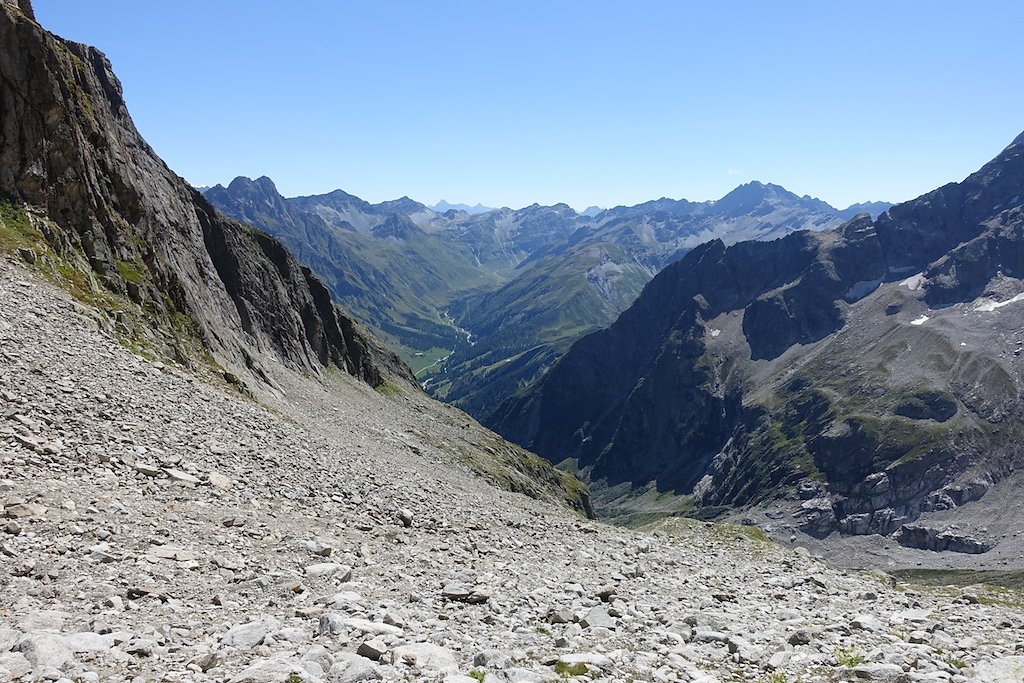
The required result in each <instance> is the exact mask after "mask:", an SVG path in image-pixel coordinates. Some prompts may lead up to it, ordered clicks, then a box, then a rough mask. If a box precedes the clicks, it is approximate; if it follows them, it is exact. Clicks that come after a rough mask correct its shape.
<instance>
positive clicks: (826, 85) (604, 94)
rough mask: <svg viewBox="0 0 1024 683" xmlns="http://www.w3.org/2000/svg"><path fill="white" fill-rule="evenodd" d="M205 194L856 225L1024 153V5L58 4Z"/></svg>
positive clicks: (51, 2) (46, 1)
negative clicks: (1015, 143)
mask: <svg viewBox="0 0 1024 683" xmlns="http://www.w3.org/2000/svg"><path fill="white" fill-rule="evenodd" d="M34 4H35V9H36V14H37V16H38V18H39V20H40V22H41V23H42V24H43V25H44V26H46V27H47V28H49V29H50V30H51V31H54V32H55V33H58V34H60V35H63V36H65V37H67V38H71V39H73V40H77V41H80V42H86V43H89V44H92V45H96V46H97V47H99V48H100V49H102V50H103V51H104V52H106V53H107V55H108V56H109V57H110V59H111V61H112V62H113V64H114V68H115V71H116V72H117V73H118V75H119V76H120V78H121V80H122V82H123V84H124V88H125V94H126V99H127V102H128V106H129V109H130V110H131V112H132V115H133V117H134V119H135V122H136V124H137V125H138V127H139V129H140V130H141V131H142V133H143V135H145V136H146V138H147V139H148V140H149V142H150V143H151V144H152V145H153V146H154V148H155V149H156V150H157V152H158V153H159V154H160V155H161V156H163V157H164V159H165V160H166V161H167V162H168V163H169V164H170V166H171V167H172V168H173V169H175V170H176V171H177V172H178V173H179V174H181V175H183V176H184V177H186V178H187V179H189V180H190V181H192V182H193V183H194V184H197V185H208V184H215V183H218V182H220V183H227V182H228V181H230V180H231V179H232V178H233V177H235V176H236V175H248V176H251V177H256V176H260V175H268V176H270V177H271V178H273V179H274V180H275V181H276V182H277V184H278V187H279V189H280V190H281V191H282V193H283V194H285V195H286V196H294V195H299V194H315V193H321V192H327V191H329V190H332V189H335V188H342V189H344V190H346V191H348V192H352V193H354V194H357V195H359V196H361V197H363V198H365V199H368V200H370V201H381V200H384V199H390V198H395V197H398V196H401V195H409V196H411V197H413V198H414V199H417V200H420V201H423V202H426V203H431V204H432V203H434V202H436V201H437V200H439V199H442V198H444V199H447V200H449V201H453V202H456V201H462V202H469V203H475V202H478V201H479V202H483V203H484V204H487V205H492V206H500V205H505V206H511V207H520V206H524V205H527V204H531V203H533V202H539V203H541V204H552V203H555V202H559V201H564V202H567V203H569V204H571V205H573V206H576V207H577V208H582V207H585V206H587V205H590V204H597V205H600V206H614V205H617V204H635V203H638V202H641V201H645V200H647V199H652V198H658V197H662V196H667V197H672V198H682V197H685V198H687V199H693V200H704V199H713V198H717V197H719V196H721V195H723V194H725V193H726V192H727V191H728V190H730V189H731V188H733V187H735V186H736V185H738V184H740V183H742V182H747V181H749V180H761V181H764V182H774V183H778V184H781V185H784V186H785V187H787V188H788V189H790V190H792V191H794V192H797V193H799V194H810V195H813V196H817V197H820V198H821V199H824V200H826V201H828V202H830V203H832V204H835V205H839V206H845V205H847V204H849V203H852V202H855V201H862V200H869V199H885V200H889V201H901V200H905V199H909V198H912V197H914V196H917V195H919V194H921V193H922V192H925V191H928V190H930V189H933V188H935V187H937V186H939V185H942V184H944V183H946V182H950V181H954V180H960V179H962V178H963V177H964V176H966V175H967V174H968V173H970V172H972V171H973V170H975V169H976V168H977V167H978V166H980V165H981V164H982V163H984V162H985V161H987V160H988V159H990V158H991V157H993V156H994V155H995V154H997V153H998V152H999V151H1000V150H1001V149H1002V148H1003V147H1004V146H1006V145H1007V144H1009V142H1010V141H1011V140H1012V139H1013V138H1014V137H1015V136H1016V135H1018V134H1019V133H1020V132H1021V131H1022V130H1024V87H1022V86H1024V82H1022V75H1024V70H1022V67H1024V40H1022V39H1021V37H1020V29H1021V26H1024V3H1022V2H1015V1H1010V0H999V1H994V0H978V1H977V2H947V1H944V0H917V1H907V0H899V1H897V0H883V1H876V0H851V1H848V2H838V1H836V2H833V1H831V0H810V1H803V2H760V1H754V0H750V1H746V2H738V1H736V2H729V1H722V0H715V1H710V0H709V1H707V2H697V1H696V0H692V1H684V0H665V1H662V2H653V1H651V2H644V1H642V0H638V1H636V2H624V1H623V2H614V3H613V2H603V1H598V0H539V1H534V0H516V1H515V2H505V1H499V0H495V1H493V2H492V1H490V0H486V1H481V0H472V1H465V2H448V1H446V0H430V1H427V0H408V1H390V2H389V1H386V0H365V1H359V2H356V1H350V0H304V1H303V2H281V1H274V2H272V1H269V0H248V1H246V2H242V1H241V0H205V1H202V2H200V1H197V0H176V1H174V2H150V1H149V0H89V1H88V2H84V1H83V0H35V3H34Z"/></svg>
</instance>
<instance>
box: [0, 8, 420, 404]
mask: <svg viewBox="0 0 1024 683" xmlns="http://www.w3.org/2000/svg"><path fill="white" fill-rule="evenodd" d="M0 126H2V128H0V195H2V196H3V198H4V199H5V201H6V202H7V203H8V212H9V213H11V214H12V216H15V217H16V218H20V219H21V224H22V228H21V229H20V230H18V231H15V230H14V228H12V227H11V226H12V225H14V224H17V223H18V221H17V220H9V221H6V223H5V225H6V228H5V230H6V232H7V239H6V242H7V243H8V244H9V245H14V246H19V247H20V248H21V249H22V252H23V256H25V257H26V258H27V259H30V260H33V261H37V262H38V264H39V265H40V266H42V267H44V269H46V268H49V270H50V271H51V272H52V273H53V275H54V276H55V277H57V278H58V279H61V280H62V281H64V282H65V284H66V285H68V286H70V287H72V288H73V290H74V291H76V292H77V294H79V296H80V298H84V299H86V300H88V301H89V302H90V303H95V304H98V305H100V307H101V308H106V309H107V313H109V314H110V316H111V317H113V318H115V319H116V320H117V323H116V329H117V331H118V332H119V333H120V334H122V335H123V336H125V337H127V338H132V339H142V340H144V343H145V345H147V346H151V347H153V348H154V349H155V350H156V351H157V352H159V353H161V354H165V355H168V356H170V357H173V358H176V359H177V360H179V361H181V362H184V363H191V364H194V363H196V362H197V361H199V360H200V359H202V358H203V356H204V355H205V354H206V353H207V352H209V353H210V354H212V357H213V359H214V363H215V364H219V365H220V366H221V367H222V368H223V369H224V370H225V372H226V373H227V374H228V375H229V376H231V377H236V378H244V379H248V380H256V381H258V382H260V383H261V384H263V385H266V384H268V383H272V380H271V378H270V374H269V372H268V366H269V365H270V364H272V363H274V362H281V363H284V364H285V365H286V366H288V367H291V368H292V369H295V370H298V371H302V372H307V373H314V374H318V373H321V372H322V371H323V370H324V369H325V368H327V367H331V366H333V367H337V368H340V369H342V370H344V371H346V372H348V373H350V374H352V375H354V376H356V377H358V378H360V379H362V380H364V381H366V382H368V383H370V384H373V385H380V384H382V383H383V382H385V381H386V380H387V379H388V378H394V379H396V380H397V381H401V382H409V383H412V378H411V374H410V373H409V371H408V370H407V369H406V368H405V367H404V366H403V365H402V364H401V363H400V362H399V361H398V360H397V358H396V357H395V356H394V355H393V354H391V353H390V352H388V351H386V350H385V349H384V348H383V347H381V346H380V345H379V344H377V343H376V342H375V341H373V340H372V338H370V337H369V336H368V335H366V334H364V333H363V332H362V331H360V329H359V328H358V327H357V326H356V325H355V324H354V323H353V322H352V321H351V320H350V319H349V318H347V317H346V316H345V315H343V314H342V313H341V312H340V310H339V309H337V308H336V307H335V306H334V305H333V304H332V303H331V301H330V297H329V296H328V293H327V291H326V290H325V289H324V287H323V286H322V285H321V284H320V283H319V282H318V281H317V280H316V279H315V278H314V277H313V276H312V275H311V273H310V271H309V270H308V269H306V268H304V267H303V266H301V265H300V264H299V263H298V262H296V261H295V260H294V259H293V258H292V257H291V256H290V255H289V254H288V252H287V251H285V249H284V248H283V247H282V246H281V245H280V244H279V243H277V242H276V241H275V240H273V239H271V238H269V237H267V236H266V235H264V234H263V233H260V232H259V231H257V230H255V229H253V228H251V227H249V226H246V225H242V224H240V223H237V222H234V221H231V220H227V219H225V218H223V217H222V216H221V215H219V214H218V213H217V212H216V211H215V210H214V209H213V208H212V207H211V206H210V204H209V203H208V202H207V201H206V200H205V199H204V198H203V197H202V196H201V195H199V193H197V192H196V191H195V190H193V189H192V188H191V187H190V186H189V185H188V184H187V183H186V182H185V181H183V180H182V179H181V178H179V177H178V176H177V175H175V174H174V173H173V172H171V171H170V170H169V169H168V168H167V166H166V165H165V164H164V163H163V162H162V161H161V160H160V158H159V157H157V155H156V154H155V153H154V152H153V150H152V149H151V148H150V147H149V145H147V144H146V142H145V141H144V140H143V139H142V138H141V136H140V135H139V133H138V131H137V130H136V129H135V126H134V125H133V123H132V120H131V118H130V116H129V115H128V111H127V109H126V107H125V103H124V100H123V99H122V94H121V86H120V83H119V82H118V80H117V78H116V77H115V76H114V74H113V72H112V70H111V66H110V63H109V62H108V60H107V59H106V58H105V57H104V56H103V54H102V53H100V52H99V51H97V50H96V49H94V48H91V47H87V46H84V45H80V44H77V43H73V42H69V41H65V40H63V39H60V38H58V37H56V36H53V35H51V34H49V33H48V32H46V31H45V30H43V29H42V28H41V27H40V26H39V25H38V24H37V23H36V22H35V21H34V19H33V15H32V12H31V6H30V5H29V4H28V3H26V2H24V1H23V2H21V3H20V8H17V7H15V6H14V5H12V4H9V3H5V4H3V5H0Z"/></svg>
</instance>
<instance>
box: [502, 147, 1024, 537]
mask: <svg viewBox="0 0 1024 683" xmlns="http://www.w3.org/2000/svg"><path fill="white" fill-rule="evenodd" d="M749 193H750V192H749V190H748V191H747V194H749ZM741 199H743V197H740V198H739V199H737V201H738V202H739V201H740V200H741ZM741 203H742V202H741ZM911 276H912V277H911ZM908 277H910V279H909V280H906V279H907V278H908ZM1022 278H1024V136H1022V138H1018V140H1016V141H1015V142H1014V143H1013V144H1011V145H1010V146H1009V147H1008V148H1007V149H1006V150H1004V151H1003V152H1002V153H1001V154H1000V155H999V156H998V157H997V158H996V159H994V160H993V161H992V162H990V163H989V164H986V165H985V167H983V168H982V169H981V170H980V171H978V172H977V173H974V174H972V175H971V176H970V177H968V178H967V179H966V180H964V181H963V182H961V183H954V184H950V185H947V186H945V187H942V188H940V189H938V190H935V191H934V192H930V193H928V194H926V195H923V196H922V197H920V198H918V199H915V200H913V201H910V202H906V203H904V204H901V205H898V206H894V207H892V208H891V209H889V210H888V211H887V212H886V213H883V214H882V215H880V216H879V217H878V218H877V219H875V220H872V219H871V218H870V216H869V215H867V214H861V215H859V216H857V217H855V218H854V219H852V220H851V221H849V222H848V223H846V224H844V225H843V226H841V227H840V228H838V229H837V230H835V231H831V232H797V233H793V234H791V235H789V236H787V237H785V238H783V239H779V240H775V241H773V242H767V243H765V242H744V243H739V244H736V245H733V246H731V247H726V246H725V245H724V244H723V243H722V242H718V241H715V242H710V243H707V244H704V245H702V246H700V247H698V248H696V249H694V250H693V251H691V252H690V253H689V254H687V255H686V256H685V257H683V258H682V259H681V260H680V261H678V262H676V263H674V264H672V265H670V266H669V267H667V268H666V269H665V270H663V271H662V272H661V273H659V274H658V275H657V276H656V277H655V278H654V280H653V281H652V282H651V283H650V284H649V285H648V286H647V287H646V289H645V290H644V292H643V294H642V295H641V296H640V298H639V299H638V300H637V301H636V302H635V303H634V304H633V306H632V307H631V308H629V309H628V310H627V311H625V312H624V313H623V314H622V315H621V316H620V317H619V319H618V320H617V321H616V322H615V324H613V325H612V326H611V327H609V328H608V329H606V330H602V331H600V332H596V333H593V334H591V335H589V336H587V337H584V338H583V339H581V340H580V341H578V342H577V343H576V344H574V345H573V347H572V348H571V350H570V351H569V352H568V353H567V354H566V355H565V356H564V357H563V358H562V359H561V360H560V361H559V362H558V363H557V364H556V365H555V366H554V367H553V368H552V369H551V370H550V371H549V372H548V373H547V374H546V375H545V376H543V377H542V378H541V379H539V380H538V381H537V382H536V383H534V384H533V385H532V386H531V387H528V388H527V389H526V390H525V391H522V392H520V393H519V394H518V395H516V396H514V397H513V398H512V399H510V400H509V401H507V402H506V403H505V404H504V405H502V407H501V408H500V409H499V410H498V412H497V413H496V414H495V416H494V419H493V420H492V422H491V425H490V426H492V428H495V429H496V430H497V431H499V432H500V433H502V434H503V435H504V436H506V437H507V438H511V439H512V440H515V441H518V442H519V443H522V444H523V445H525V446H527V447H528V448H531V449H533V450H535V451H537V452H538V453H540V454H542V455H544V456H546V457H548V458H549V459H551V460H552V461H555V462H559V461H561V460H563V459H566V458H574V459H577V460H578V463H579V465H580V466H581V467H583V468H585V469H586V471H589V473H590V476H591V477H593V478H594V479H605V480H607V482H608V483H609V484H619V483H631V484H634V485H637V486H643V485H646V484H648V483H650V482H653V481H656V482H657V486H658V488H659V489H660V490H672V491H675V492H676V493H678V494H681V495H687V496H690V497H691V498H692V500H693V502H694V504H695V505H696V506H697V507H698V508H702V507H703V508H707V509H720V508H721V507H722V506H737V505H749V504H754V503H758V502H759V501H764V500H766V499H767V498H770V497H773V496H779V495H787V494H790V495H792V496H793V498H797V497H798V495H799V491H800V490H801V489H800V485H801V482H802V483H804V484H806V483H807V482H808V481H813V482H815V487H814V494H813V495H812V496H811V499H810V500H806V501H805V502H803V503H802V504H800V505H799V507H798V508H797V514H798V515H799V517H800V518H801V519H802V520H803V521H802V528H804V530H806V531H807V532H808V533H811V534H813V535H816V536H823V535H827V534H829V533H831V532H833V531H835V530H837V529H838V530H842V531H844V532H847V533H883V534H888V533H892V532H894V531H895V530H897V529H898V528H900V526H901V525H903V524H905V523H907V522H910V521H912V520H914V519H916V518H917V516H918V515H920V514H921V513H922V512H924V511H928V510H931V509H940V508H939V507H938V506H939V505H941V504H944V503H945V502H950V503H952V501H953V498H954V497H955V496H952V495H946V494H945V493H942V492H946V491H954V490H956V487H957V486H961V485H962V482H961V481H960V480H961V479H962V478H963V477H966V476H968V475H967V473H968V472H976V471H980V472H984V473H986V476H987V477H989V478H990V479H991V480H997V479H999V478H1000V477H1002V476H1004V475H1005V474H1006V473H1008V472H1009V471H1012V469H1013V468H1014V467H1015V466H1018V465H1019V464H1020V462H1021V460H1022V458H1024V450H1022V446H1021V443H1022V436H1024V434H1022V431H1024V430H1022V428H1021V425H1022V423H1021V417H1022V416H1024V401H1022V399H1021V395H1022V393H1021V392H1022V388H1024V372H1022V370H1024V368H1022V366H1021V364H1020V363H1019V362H1018V360H1017V359H1018V358H1019V356H1018V355H1015V354H1018V353H1019V351H1016V350H1015V349H1024V339H1022V338H1021V336H1020V330H1021V329H1022V328H1024V302H1021V303H1014V302H1015V301H1018V300H1019V299H1017V298H1016V297H1017V296H1018V295H1021V294H1022V293H1024V280H1022ZM904 280H906V282H904ZM978 297H987V299H984V300H982V299H978ZM985 301H987V302H988V303H985ZM997 308H998V313H994V311H996V310H997ZM984 316H989V317H987V318H986V317H984ZM933 318H935V319H936V320H934V321H932V322H929V321H931V320H932V319H933ZM1011 351H1012V352H1013V353H1010V352H1011ZM972 476H973V475H972ZM616 490H620V489H616ZM807 490H808V491H810V490H811V489H810V488H807ZM964 502H966V501H964ZM622 504H623V503H622V501H621V500H617V502H616V505H618V506H621V505H622ZM953 504H961V503H953ZM952 544H953V545H957V544H956V543H952Z"/></svg>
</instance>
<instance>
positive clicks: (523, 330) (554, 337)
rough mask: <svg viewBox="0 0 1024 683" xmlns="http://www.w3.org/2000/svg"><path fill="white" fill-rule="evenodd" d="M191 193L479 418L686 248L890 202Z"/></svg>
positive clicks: (790, 197) (821, 226)
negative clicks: (522, 200)
mask: <svg viewBox="0 0 1024 683" xmlns="http://www.w3.org/2000/svg"><path fill="white" fill-rule="evenodd" d="M204 193H205V195H206V198H207V199H209V200H210V201H211V202H212V203H213V205H214V206H216V207H217V208H218V209H219V210H220V211H221V212H223V213H224V214H226V215H228V216H231V217H233V218H236V219H238V220H242V221H246V222H249V223H251V224H253V225H255V226H257V227H259V228H261V229H263V230H266V231H267V232H268V233H270V234H272V235H274V236H275V237H277V238H278V239H280V240H281V241H282V242H283V243H284V244H285V245H286V246H288V248H289V249H291V250H292V251H293V252H294V253H295V254H296V255H297V256H298V257H299V259H300V260H301V261H303V262H304V263H305V264H307V265H308V266H309V267H310V268H311V269H312V270H313V272H315V273H316V274H317V275H318V276H319V277H320V278H321V279H322V280H323V281H324V283H325V284H326V285H327V287H328V289H329V290H330V291H331V294H332V296H334V298H335V300H337V301H338V302H339V303H341V304H342V305H343V306H344V307H345V308H346V310H348V311H351V312H352V314H353V315H354V316H355V317H356V318H357V319H358V320H359V321H360V322H361V323H362V324H364V325H365V326H367V327H368V328H369V329H371V330H372V331H373V332H374V333H375V334H377V335H378V336H379V337H380V338H381V339H383V340H385V341H387V342H388V343H389V344H391V345H392V347H393V348H395V349H396V350H397V351H398V352H399V353H400V354H401V355H402V357H403V358H404V359H405V360H406V361H407V362H408V363H409V364H410V365H411V366H412V367H413V369H414V370H415V371H416V375H417V378H418V379H419V380H420V381H422V382H423V383H424V386H425V387H426V388H427V389H428V391H429V392H430V393H431V394H433V395H434V396H436V397H438V398H441V399H444V400H445V401H447V402H449V403H451V404H453V405H455V406H457V407H459V408H461V409H463V410H465V411H466V412H468V413H470V414H471V415H473V416H475V417H477V418H479V419H483V420H486V419H487V418H488V416H489V415H490V414H491V412H492V411H493V410H494V408H495V407H497V406H498V405H499V404H500V403H501V401H503V400H504V399H506V398H508V397H509V396H510V395H511V394H512V393H514V392H515V391H516V390H518V389H520V388H522V387H523V386H524V385H525V384H527V383H528V382H529V381H531V380H532V379H534V378H536V377H538V376H540V375H541V374H543V373H544V372H545V371H546V370H547V369H548V368H549V367H550V366H551V364H552V363H553V362H554V361H555V360H556V359H557V358H558V357H560V356H561V355H562V354H563V353H564V352H565V351H566V350H567V349H568V347H569V346H570V345H571V344H572V342H573V341H575V340H576V339H578V338H579V337H581V336H583V335H584V334H586V333H588V332H592V331H595V330H597V329H600V328H603V327H606V326H608V325H610V324H611V323H612V322H613V321H614V320H615V319H616V318H617V317H618V315H619V314H620V313H621V312H622V311H623V310H625V309H626V308H627V307H628V306H629V305H630V304H631V303H632V302H633V301H634V300H635V299H636V297H637V295H638V294H639V293H640V291H641V290H642V289H643V287H644V285H646V284H647V282H649V281H650V279H651V278H652V277H653V276H654V275H655V273H657V272H658V271H659V270H661V269H662V268H664V267H665V266H666V265H667V264H669V263H672V262H673V261H675V260H677V259H678V258H680V257H681V256H682V255H683V254H685V253H686V252H687V251H689V250H690V249H692V248H693V247H695V246H697V245H698V244H700V243H702V242H706V241H707V240H709V239H721V240H723V241H724V242H726V243H732V242H736V241H739V240H744V239H758V240H771V239H775V238H777V237H781V236H783V235H786V234H789V233H790V232H793V231H795V230H804V229H807V230H827V229H830V228H834V227H837V226H838V225H839V224H841V223H842V222H843V220H844V218H846V217H849V216H851V215H852V213H851V212H853V213H856V212H857V211H859V210H866V211H873V212H875V215H877V214H878V213H879V212H881V211H883V210H885V209H886V208H888V206H889V205H888V204H885V203H881V202H875V203H871V204H867V205H856V206H854V207H851V208H849V209H846V210H843V211H840V210H837V209H835V208H833V207H831V206H829V205H828V204H826V203H825V202H822V201H819V200H817V199H813V198H811V197H807V196H804V197H798V196H797V195H795V194H793V193H791V192H789V191H787V190H785V189H784V188H782V187H779V186H777V185H764V184H762V183H758V182H752V183H748V184H746V185H742V186H740V187H738V188H736V189H735V190H734V191H733V192H730V193H729V194H728V195H726V196H725V197H723V198H722V199H720V200H718V201H709V202H688V201H686V200H678V201H676V200H671V199H659V200H656V201H651V202H647V203H645V204H640V205H638V206H632V207H616V208H614V209H609V210H606V211H599V212H597V213H594V212H593V211H589V212H586V213H584V214H579V213H577V212H576V211H574V210H573V209H571V208H570V207H568V206H566V205H564V204H558V205H555V206H538V205H533V206H529V207H526V208H524V209H518V210H511V209H507V208H505V209H496V210H477V209H474V212H473V213H469V212H467V211H465V210H457V209H449V210H447V211H445V212H444V213H440V212H438V211H436V210H434V209H431V208H429V207H427V206H425V205H423V204H420V203H419V202H415V201H413V200H411V199H409V198H408V197H403V198H401V199H398V200H394V201H389V202H383V203H380V204H369V203H367V202H365V201H363V200H361V199H359V198H358V197H354V196H352V195H350V194H347V193H345V192H343V191H341V190H337V191H335V192H331V193H329V194H326V195H320V196H315V197H297V198H293V199H285V198H284V197H282V196H281V195H280V194H279V193H278V191H277V188H276V187H275V186H274V183H273V181H271V180H270V179H269V178H266V177H263V178H259V179H257V180H250V179H248V178H242V177H239V178H236V179H235V180H234V181H232V182H231V183H230V184H229V185H228V186H227V187H223V186H221V185H217V186H216V187H213V188H208V189H206V190H205V192H204Z"/></svg>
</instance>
